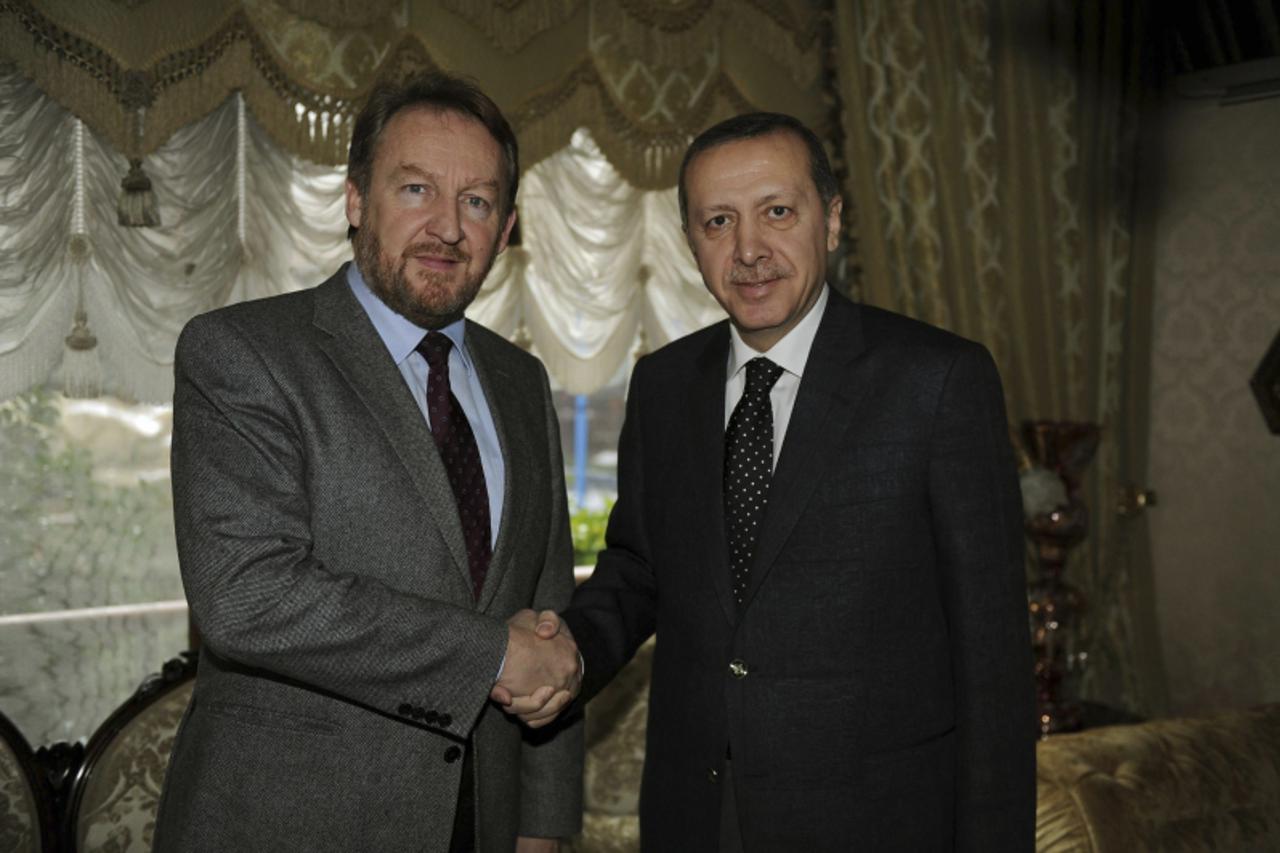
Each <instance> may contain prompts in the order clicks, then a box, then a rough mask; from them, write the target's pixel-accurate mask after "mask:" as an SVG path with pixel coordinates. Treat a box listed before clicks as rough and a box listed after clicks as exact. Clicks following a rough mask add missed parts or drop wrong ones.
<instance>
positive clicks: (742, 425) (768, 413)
mask: <svg viewBox="0 0 1280 853" xmlns="http://www.w3.org/2000/svg"><path fill="white" fill-rule="evenodd" d="M781 375H782V368H781V367H778V365H776V364H774V363H773V362H772V361H769V359H767V358H764V357H760V358H753V359H751V360H750V361H748V362H747V387H746V390H745V391H743V392H742V397H741V398H740V399H739V400H738V405H737V406H735V407H734V409H733V414H732V415H731V416H730V417H729V426H728V427H727V428H726V429H725V431H724V517H725V532H726V534H727V536H728V541H729V571H730V579H731V580H732V582H733V598H734V600H735V601H737V602H738V604H742V602H743V600H744V599H745V598H746V593H747V570H748V569H749V568H750V566H751V555H752V554H753V553H755V547H756V540H757V539H758V538H759V537H760V522H761V520H762V519H763V518H764V508H765V506H766V505H767V504H768V502H769V480H770V478H771V476H772V472H773V405H772V404H771V403H770V402H769V392H770V391H772V390H773V385H774V383H775V382H777V381H778V377H779V376H781Z"/></svg>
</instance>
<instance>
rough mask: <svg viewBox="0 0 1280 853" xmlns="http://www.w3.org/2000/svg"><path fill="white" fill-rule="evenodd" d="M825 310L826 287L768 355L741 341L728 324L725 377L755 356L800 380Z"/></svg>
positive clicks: (735, 329)
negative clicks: (807, 311)
mask: <svg viewBox="0 0 1280 853" xmlns="http://www.w3.org/2000/svg"><path fill="white" fill-rule="evenodd" d="M826 310H827V285H826V284H823V285H822V292H821V293H819V294H818V301H817V302H814V303H813V307H812V308H810V309H809V313H807V314H805V315H804V316H803V317H801V318H800V322H799V323H796V325H795V327H794V328H793V329H792V330H791V331H789V332H787V333H786V334H785V335H783V336H782V340H780V341H778V342H777V343H776V344H774V345H773V346H772V347H770V348H769V351H768V352H764V353H762V352H758V351H757V350H754V349H752V348H751V347H750V346H748V345H747V344H746V342H745V341H743V340H742V336H741V335H740V334H738V330H737V328H735V327H734V325H733V324H732V323H730V324H729V341H730V344H729V374H728V375H729V376H734V375H735V374H736V373H737V372H738V371H739V370H741V369H742V368H743V367H745V366H746V364H747V362H748V361H750V360H751V359H753V358H755V357H756V356H760V355H763V356H767V357H768V359H769V360H770V361H772V362H773V363H774V364H776V365H778V366H779V367H781V368H782V369H783V370H785V371H786V372H787V373H790V374H793V375H794V376H796V377H802V376H804V366H805V363H806V362H808V361H809V350H811V349H813V339H814V338H815V337H817V335H818V326H819V325H820V324H821V323H822V314H823V312H825V311H826Z"/></svg>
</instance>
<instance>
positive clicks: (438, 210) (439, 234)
mask: <svg viewBox="0 0 1280 853" xmlns="http://www.w3.org/2000/svg"><path fill="white" fill-rule="evenodd" d="M425 228H426V232H427V234H429V235H430V236H432V237H435V238H436V239H437V240H439V241H440V242H441V243H446V244H448V245H450V246H452V245H455V244H457V243H458V242H460V241H461V240H462V222H461V219H460V218H459V216H458V205H457V203H456V202H455V201H454V200H453V199H449V198H438V199H436V200H435V201H434V203H433V204H432V205H431V209H430V211H429V212H428V216H427V221H426V224H425Z"/></svg>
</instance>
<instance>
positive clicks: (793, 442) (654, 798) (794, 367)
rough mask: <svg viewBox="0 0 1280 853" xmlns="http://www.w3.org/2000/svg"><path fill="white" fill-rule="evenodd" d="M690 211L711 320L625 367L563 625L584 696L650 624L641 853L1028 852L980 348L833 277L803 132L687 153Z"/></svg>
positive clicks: (796, 128) (1011, 570) (1011, 619)
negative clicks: (869, 300)
mask: <svg viewBox="0 0 1280 853" xmlns="http://www.w3.org/2000/svg"><path fill="white" fill-rule="evenodd" d="M680 205H681V212H682V215H683V216H684V217H685V220H686V221H685V230H686V234H687V237H688V240H689V245H690V248H691V249H692V251H693V254H694V256H695V258H696V260H697V262H698V266H699V269H700V270H701V273H702V276H703V279H704V281H705V283H706V286H707V287H708V289H709V290H710V291H711V293H712V294H713V295H714V296H715V298H716V299H717V300H718V301H719V302H720V304H721V305H722V306H723V307H724V309H725V311H726V312H728V314H729V321H728V322H724V323H720V324H717V325H715V326H712V327H710V328H707V329H704V330H702V331H700V332H697V333H695V334H693V335H690V336H688V337H686V338H683V339H681V340H678V341H676V342H674V343H672V344H670V345H669V346H666V347H664V348H663V349H661V350H659V351H657V352H655V353H653V354H652V355H649V356H646V357H645V358H642V359H640V361H639V362H638V363H637V364H636V367H635V371H634V373H633V375H632V379H631V386H630V392H629V396H628V399H627V415H626V422H625V425H624V426H623V430H622V438H621V442H620V449H619V463H618V490H619V494H618V501H617V504H616V505H615V506H614V509H613V513H612V516H611V517H610V520H609V527H608V535H607V548H606V550H605V551H604V552H603V553H601V555H600V558H599V562H598V564H597V566H596V569H595V573H594V575H593V576H592V577H591V579H590V580H589V581H587V582H586V583H585V584H583V585H582V586H581V587H580V588H579V589H578V590H577V592H576V593H575V594H574V597H573V604H572V606H571V608H570V609H569V610H568V611H567V612H566V613H564V614H563V619H564V622H565V624H566V625H567V626H568V627H569V628H570V629H571V630H572V633H573V636H574V637H575V638H576V640H577V642H578V643H579V645H580V647H581V649H582V653H583V655H584V656H585V659H586V683H585V685H584V688H583V690H584V692H583V697H584V698H585V697H589V696H590V695H592V694H593V693H594V692H596V691H597V690H599V689H600V687H601V686H603V685H604V684H605V683H606V682H608V681H609V679H610V678H611V677H612V676H613V675H614V674H615V673H616V672H617V671H618V670H619V669H620V668H621V667H622V666H623V665H624V664H625V663H626V662H627V661H628V660H629V659H630V658H631V656H632V654H633V653H634V652H635V650H636V648H637V647H638V646H639V645H640V644H641V643H643V642H644V641H645V639H647V638H648V637H649V636H650V635H651V634H654V633H655V632H656V635H657V646H656V649H655V653H654V657H653V675H652V683H651V691H650V705H649V721H648V735H647V746H646V755H645V767H644V781H643V787H642V791H641V806H640V827H641V838H642V844H643V847H644V849H645V850H650V851H671V850H680V851H715V850H732V851H742V850H746V851H779V853H792V851H849V850H870V851H885V850H904V851H913V853H919V851H932V850H952V849H962V850H974V851H984V852H985V853H991V851H1021V850H1030V849H1031V846H1032V836H1033V816H1034V815H1033V813H1034V796H1035V780H1034V770H1033V767H1034V740H1033V738H1034V734H1033V733H1034V729H1035V723H1034V716H1033V715H1034V709H1033V704H1032V670H1031V655H1030V641H1029V637H1028V627H1027V619H1026V600H1025V591H1024V581H1023V577H1024V576H1023V544H1022V534H1021V504H1020V501H1019V497H1018V488H1017V482H1016V477H1015V473H1014V463H1013V458H1012V454H1011V452H1010V448H1009V445H1008V440H1007V426H1006V421H1005V411H1004V401H1003V396H1002V392H1001V388H1000V381H999V377H998V375H997V373H996V369H995V366H994V364H993V363H992V360H991V358H990V356H989V355H988V353H987V351H986V350H985V349H984V348H983V347H981V346H979V345H978V344H975V343H971V342H969V341H966V340H963V339H961V338H959V337H956V336H955V335H952V334H949V333H947V332H944V331H941V330H939V329H935V328H932V327H929V326H927V325H924V324H923V323H919V322H916V321H913V320H910V319H907V318H905V317H900V316H897V315H894V314H890V313H888V312H886V311H882V310H879V309H876V308H872V307H869V306H864V305H857V304H854V303H852V302H850V301H848V300H847V299H845V298H844V297H843V296H841V295H839V294H838V293H836V292H835V291H834V290H832V289H831V288H829V287H828V286H827V284H826V283H825V269H826V260H827V254H828V252H830V251H832V250H833V249H835V248H836V246H837V244H838V242H839V239H840V213H841V199H840V197H839V196H838V194H837V184H836V181H835V179H834V177H833V176H832V173H831V168H830V166H829V165H828V162H827V158H826V155H825V154H824V152H823V150H822V146H821V144H820V143H819V142H818V140H817V139H816V138H815V137H814V135H813V134H812V133H811V132H810V131H809V130H808V129H807V128H806V127H804V126H803V125H802V124H801V123H799V122H798V121H796V120H795V119H793V118H790V117H788V116H782V115H776V114H755V115H748V116H741V117H738V118H734V119H730V120H728V121H726V122H723V123H721V124H719V125H717V126H715V127H713V128H711V129H710V130H708V131H706V132H705V133H703V134H702V135H701V136H700V137H698V139H696V140H695V141H694V143H693V144H692V146H691V147H690V149H689V151H688V153H687V155H686V156H685V160H684V163H683V165H682V167H681V173H680Z"/></svg>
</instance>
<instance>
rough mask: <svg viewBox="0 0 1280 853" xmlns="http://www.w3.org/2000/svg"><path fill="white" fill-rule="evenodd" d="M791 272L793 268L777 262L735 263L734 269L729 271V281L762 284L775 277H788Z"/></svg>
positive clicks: (732, 282) (731, 282)
mask: <svg viewBox="0 0 1280 853" xmlns="http://www.w3.org/2000/svg"><path fill="white" fill-rule="evenodd" d="M790 274H791V270H789V269H787V268H786V267H784V266H781V265H779V264H775V263H765V264H756V265H755V266H751V267H747V266H742V265H741V264H734V265H733V269H731V270H730V271H729V283H730V284H761V283H762V282H766V281H772V280H773V279H775V278H786V277H787V276H788V275H790Z"/></svg>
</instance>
